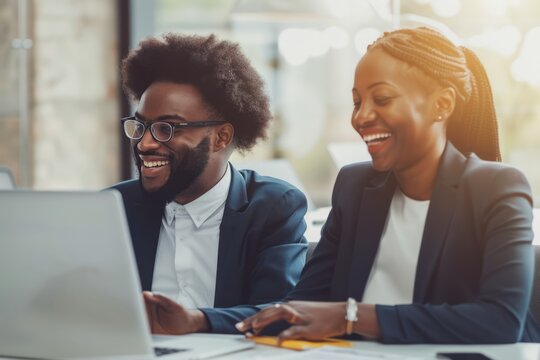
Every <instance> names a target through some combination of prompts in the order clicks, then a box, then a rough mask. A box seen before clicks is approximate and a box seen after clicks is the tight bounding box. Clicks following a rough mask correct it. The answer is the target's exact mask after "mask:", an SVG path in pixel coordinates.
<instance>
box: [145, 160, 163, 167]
mask: <svg viewBox="0 0 540 360" xmlns="http://www.w3.org/2000/svg"><path fill="white" fill-rule="evenodd" d="M168 163H169V162H168V161H143V164H144V166H145V167H148V168H152V167H158V166H163V165H167V164H168Z"/></svg>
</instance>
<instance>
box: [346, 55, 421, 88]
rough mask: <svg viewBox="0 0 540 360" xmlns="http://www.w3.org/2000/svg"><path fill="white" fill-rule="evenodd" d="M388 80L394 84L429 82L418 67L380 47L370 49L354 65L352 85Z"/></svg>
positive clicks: (368, 84)
mask: <svg viewBox="0 0 540 360" xmlns="http://www.w3.org/2000/svg"><path fill="white" fill-rule="evenodd" d="M378 82H388V83H391V84H394V85H395V86H407V85H412V83H415V84H416V85H422V86H424V85H425V83H426V82H431V80H430V79H429V78H428V76H427V75H425V74H424V73H423V72H422V71H421V70H420V69H418V68H416V67H414V66H411V65H409V64H407V63H406V62H404V61H401V60H399V59H396V58H395V57H393V56H391V55H389V54H388V53H387V52H385V51H384V50H383V49H382V48H379V47H376V48H372V49H370V50H369V51H368V52H367V53H366V54H365V55H364V57H362V59H360V61H359V62H358V64H357V66H356V72H355V79H354V85H355V88H356V87H362V88H366V87H369V86H371V85H372V84H374V83H378Z"/></svg>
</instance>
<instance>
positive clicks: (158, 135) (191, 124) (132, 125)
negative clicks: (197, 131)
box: [120, 116, 226, 142]
mask: <svg viewBox="0 0 540 360" xmlns="http://www.w3.org/2000/svg"><path fill="white" fill-rule="evenodd" d="M120 121H121V122H122V124H123V126H124V133H125V134H126V136H127V137H128V138H130V139H132V140H140V139H142V137H143V136H144V132H145V131H146V129H147V128H150V133H151V134H152V137H153V138H154V140H156V141H159V142H167V141H169V140H171V139H172V137H173V135H174V131H175V129H179V128H180V129H181V128H201V127H207V126H215V125H220V124H225V123H226V121H224V120H206V121H183V122H175V123H169V122H165V121H155V122H152V123H150V122H147V121H142V120H139V119H137V117H136V116H128V117H125V118H122V119H120Z"/></svg>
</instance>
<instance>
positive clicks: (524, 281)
mask: <svg viewBox="0 0 540 360" xmlns="http://www.w3.org/2000/svg"><path fill="white" fill-rule="evenodd" d="M484 180H485V181H484V187H485V190H484V192H483V193H482V195H481V196H474V195H473V197H474V201H475V202H477V203H480V204H481V205H480V206H481V216H480V218H479V219H477V220H476V221H480V222H482V224H477V225H479V226H478V228H481V229H483V231H482V236H481V240H482V244H483V246H484V251H483V255H482V256H483V258H482V259H481V261H482V272H481V278H480V285H479V292H478V295H477V296H476V298H475V299H474V301H472V302H469V303H461V304H453V305H450V304H411V305H395V306H383V305H377V306H376V312H377V317H378V321H379V325H380V330H381V334H382V341H383V342H384V343H410V344H412V343H514V342H517V341H519V340H520V338H521V334H522V331H523V327H524V324H525V321H526V314H527V309H528V306H529V299H530V296H531V287H532V277H533V267H534V259H533V252H532V249H531V241H532V238H533V234H532V230H531V223H532V199H531V192H530V188H529V185H528V183H527V180H526V179H525V177H524V176H523V175H522V174H521V173H520V172H519V171H517V170H515V169H513V168H510V167H503V168H500V169H499V170H498V171H497V172H496V173H495V175H494V176H493V177H491V178H490V179H485V178H484ZM471 241H475V239H472V238H471Z"/></svg>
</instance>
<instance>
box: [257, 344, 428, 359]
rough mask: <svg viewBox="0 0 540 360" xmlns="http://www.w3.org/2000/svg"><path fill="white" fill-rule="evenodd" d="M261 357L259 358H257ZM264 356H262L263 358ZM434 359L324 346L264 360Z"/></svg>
mask: <svg viewBox="0 0 540 360" xmlns="http://www.w3.org/2000/svg"><path fill="white" fill-rule="evenodd" d="M257 359H259V358H257ZM262 359H263V358H260V360H262ZM330 359H331V360H433V359H435V358H434V357H419V356H410V355H398V354H387V353H383V352H378V351H363V350H358V349H343V348H335V347H323V348H320V349H314V350H307V351H299V352H294V353H290V354H286V355H279V356H271V357H264V360H330Z"/></svg>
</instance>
